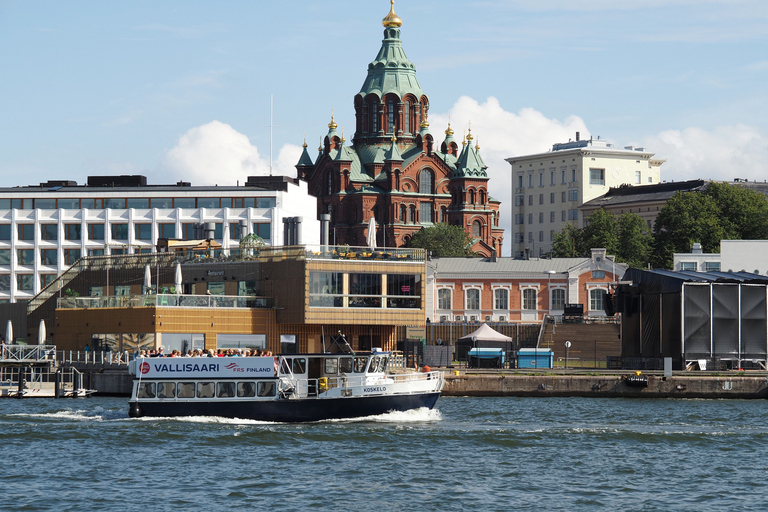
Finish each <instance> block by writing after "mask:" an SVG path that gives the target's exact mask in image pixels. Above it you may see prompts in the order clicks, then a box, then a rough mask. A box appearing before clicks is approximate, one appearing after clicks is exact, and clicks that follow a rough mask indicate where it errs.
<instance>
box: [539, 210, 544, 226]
mask: <svg viewBox="0 0 768 512" xmlns="http://www.w3.org/2000/svg"><path fill="white" fill-rule="evenodd" d="M539 224H544V212H539Z"/></svg>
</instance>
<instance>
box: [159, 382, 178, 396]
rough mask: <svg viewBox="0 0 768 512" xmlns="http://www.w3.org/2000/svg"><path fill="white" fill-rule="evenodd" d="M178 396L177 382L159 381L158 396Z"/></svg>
mask: <svg viewBox="0 0 768 512" xmlns="http://www.w3.org/2000/svg"><path fill="white" fill-rule="evenodd" d="M175 396H176V383H175V382H158V383H157V398H173V397H175Z"/></svg>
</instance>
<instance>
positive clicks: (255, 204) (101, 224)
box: [0, 176, 320, 302]
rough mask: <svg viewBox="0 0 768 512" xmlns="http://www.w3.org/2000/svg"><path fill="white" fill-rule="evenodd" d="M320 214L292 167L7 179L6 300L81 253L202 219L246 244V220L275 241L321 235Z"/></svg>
mask: <svg viewBox="0 0 768 512" xmlns="http://www.w3.org/2000/svg"><path fill="white" fill-rule="evenodd" d="M316 214H317V205H316V199H315V198H314V197H312V196H310V195H309V194H308V192H307V184H306V183H305V182H303V181H301V180H297V179H293V178H287V177H282V176H280V177H249V178H248V181H246V183H245V184H244V185H239V186H224V187H220V186H214V187H211V186H191V184H190V183H187V182H179V183H177V184H176V185H147V183H146V178H145V177H144V176H91V177H89V178H88V183H87V184H86V185H78V184H77V183H75V182H73V181H48V182H46V183H41V184H40V185H33V186H21V187H13V188H0V302H17V301H20V300H28V299H31V298H32V297H34V296H35V295H36V294H37V293H39V292H40V290H42V289H43V288H44V287H45V286H47V285H48V284H49V283H51V282H52V281H53V280H54V279H55V278H56V276H57V275H58V274H59V273H61V272H62V271H64V270H66V269H67V268H68V267H69V266H70V265H72V264H73V263H74V262H75V261H77V260H78V259H79V258H81V257H85V256H101V255H110V254H137V253H148V252H154V251H155V250H156V246H157V241H158V239H160V238H178V239H187V240H190V239H195V238H207V236H206V235H209V234H210V233H209V232H203V231H202V230H201V229H200V225H201V224H202V225H207V226H206V227H208V228H211V229H212V230H213V239H214V240H215V241H216V242H218V243H219V244H221V246H222V249H230V248H238V247H239V240H240V238H241V234H243V233H244V232H245V230H247V231H248V232H249V233H255V234H257V235H258V236H260V237H261V238H262V239H264V241H265V242H266V243H267V244H271V245H283V244H284V242H286V241H287V242H288V243H291V244H294V243H295V244H319V243H320V223H319V221H318V220H317V219H316ZM285 221H290V223H289V224H290V226H292V227H291V229H290V230H288V231H289V232H290V238H289V239H288V240H286V239H284V234H285V230H284V224H285V225H286V226H287V225H289V224H286V222H285ZM196 227H197V228H196ZM196 229H197V231H196ZM241 231H242V233H241ZM201 235H202V236H201Z"/></svg>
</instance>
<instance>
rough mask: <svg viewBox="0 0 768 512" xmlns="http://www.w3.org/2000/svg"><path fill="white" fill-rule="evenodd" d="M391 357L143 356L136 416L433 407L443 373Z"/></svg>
mask: <svg viewBox="0 0 768 512" xmlns="http://www.w3.org/2000/svg"><path fill="white" fill-rule="evenodd" d="M389 358H390V354H389V353H387V352H374V353H366V354H349V353H341V354H306V355H304V354H303V355H290V356H288V355H285V356H278V357H173V358H171V357H159V358H138V359H136V360H135V361H132V362H131V364H130V371H131V374H133V375H134V381H133V392H132V395H131V399H130V401H129V406H130V408H129V414H130V416H131V417H142V416H151V417H174V416H221V417H227V418H240V419H252V420H261V421H275V422H306V421H320V420H326V419H340V418H357V417H364V416H374V415H378V414H383V413H387V412H390V411H407V410H411V409H419V408H422V407H426V408H429V409H431V408H433V407H434V405H435V403H436V402H437V399H438V398H439V397H440V392H441V390H442V389H443V385H444V383H445V380H444V377H443V373H442V372H439V371H434V372H432V371H431V372H415V371H412V370H392V371H388V370H387V365H388V362H389Z"/></svg>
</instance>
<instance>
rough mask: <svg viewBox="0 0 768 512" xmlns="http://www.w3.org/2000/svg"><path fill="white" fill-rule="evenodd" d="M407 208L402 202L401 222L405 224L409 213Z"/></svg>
mask: <svg viewBox="0 0 768 512" xmlns="http://www.w3.org/2000/svg"><path fill="white" fill-rule="evenodd" d="M406 210H407V208H406V207H405V205H404V204H401V205H400V222H402V223H403V224H405V221H406V215H407V214H406Z"/></svg>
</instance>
